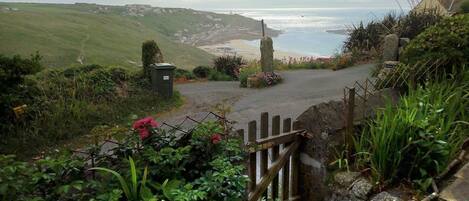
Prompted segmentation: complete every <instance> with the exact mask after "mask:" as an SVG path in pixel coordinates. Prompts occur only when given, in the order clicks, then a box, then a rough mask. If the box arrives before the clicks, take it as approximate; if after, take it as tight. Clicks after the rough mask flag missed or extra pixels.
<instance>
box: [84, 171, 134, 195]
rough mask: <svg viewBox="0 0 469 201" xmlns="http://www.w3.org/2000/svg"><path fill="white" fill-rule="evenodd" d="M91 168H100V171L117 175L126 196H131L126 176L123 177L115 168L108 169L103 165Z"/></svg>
mask: <svg viewBox="0 0 469 201" xmlns="http://www.w3.org/2000/svg"><path fill="white" fill-rule="evenodd" d="M90 170H99V171H103V172H107V173H111V174H112V175H114V176H115V177H117V179H118V180H119V183H120V185H121V188H122V190H123V191H124V194H125V196H126V197H127V198H130V190H129V186H128V185H127V182H125V180H124V178H123V177H122V176H121V175H120V174H119V173H117V172H116V171H114V170H111V169H107V168H101V167H95V168H90Z"/></svg>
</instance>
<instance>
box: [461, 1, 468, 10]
mask: <svg viewBox="0 0 469 201" xmlns="http://www.w3.org/2000/svg"><path fill="white" fill-rule="evenodd" d="M461 11H462V12H463V13H469V1H468V0H466V1H464V2H463V3H462V4H461Z"/></svg>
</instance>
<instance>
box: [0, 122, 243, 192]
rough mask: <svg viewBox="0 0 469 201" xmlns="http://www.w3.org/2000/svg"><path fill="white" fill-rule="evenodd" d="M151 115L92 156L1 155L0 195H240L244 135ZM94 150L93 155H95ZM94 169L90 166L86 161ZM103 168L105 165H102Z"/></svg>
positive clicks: (212, 125) (216, 126) (218, 126)
mask: <svg viewBox="0 0 469 201" xmlns="http://www.w3.org/2000/svg"><path fill="white" fill-rule="evenodd" d="M158 126H159V124H158V123H157V122H156V121H155V120H153V119H152V118H150V117H148V118H144V119H141V120H139V121H137V122H135V123H134V124H133V126H132V127H133V129H132V130H131V131H129V133H128V134H127V135H126V137H125V139H123V140H121V141H120V142H119V143H118V146H116V147H115V148H113V149H112V150H110V153H112V154H111V155H101V156H100V155H99V154H97V153H99V150H101V147H92V148H90V149H89V151H90V152H91V153H95V154H96V156H94V157H93V159H94V160H90V159H89V158H87V159H84V158H83V157H81V158H80V157H77V156H74V155H71V154H70V153H64V154H59V155H58V156H55V157H45V158H43V159H40V160H37V161H35V162H33V163H26V162H18V161H16V160H15V158H14V156H0V180H1V182H0V197H2V198H5V199H6V200H170V201H173V200H174V201H180V200H241V199H242V198H243V197H244V190H245V185H246V182H247V178H246V176H245V175H244V166H243V165H242V164H241V162H242V161H243V159H244V153H243V151H242V150H241V148H240V143H241V141H240V140H239V139H237V138H235V137H233V136H230V135H228V134H227V133H228V132H225V130H224V128H223V126H222V125H221V124H220V123H219V122H206V123H202V124H200V125H198V126H197V127H196V128H195V129H193V130H192V132H190V133H188V134H183V135H176V134H175V132H173V131H167V130H163V129H161V128H160V127H158ZM92 155H93V154H92ZM90 165H91V166H92V167H93V168H90V167H89V166H90ZM104 167H105V168H104Z"/></svg>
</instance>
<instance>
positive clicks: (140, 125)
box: [132, 117, 158, 140]
mask: <svg viewBox="0 0 469 201" xmlns="http://www.w3.org/2000/svg"><path fill="white" fill-rule="evenodd" d="M132 127H133V128H134V129H135V130H137V131H138V133H139V135H140V139H141V140H144V139H146V138H148V137H150V131H149V130H148V129H149V128H156V127H158V123H157V122H156V121H155V120H154V119H153V118H152V117H146V118H143V119H140V120H138V121H136V122H135V123H134V125H133V126H132Z"/></svg>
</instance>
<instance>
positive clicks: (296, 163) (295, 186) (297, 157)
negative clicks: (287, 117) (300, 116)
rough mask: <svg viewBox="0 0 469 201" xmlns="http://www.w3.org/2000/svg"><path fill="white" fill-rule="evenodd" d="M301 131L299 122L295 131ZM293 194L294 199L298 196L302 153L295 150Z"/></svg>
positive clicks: (294, 127)
mask: <svg viewBox="0 0 469 201" xmlns="http://www.w3.org/2000/svg"><path fill="white" fill-rule="evenodd" d="M299 129H301V123H300V122H299V121H295V122H293V130H299ZM291 164H292V165H291V175H292V176H291V194H292V197H297V196H298V184H299V175H298V173H299V172H300V153H299V152H298V151H297V150H295V153H293V155H292V158H291Z"/></svg>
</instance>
